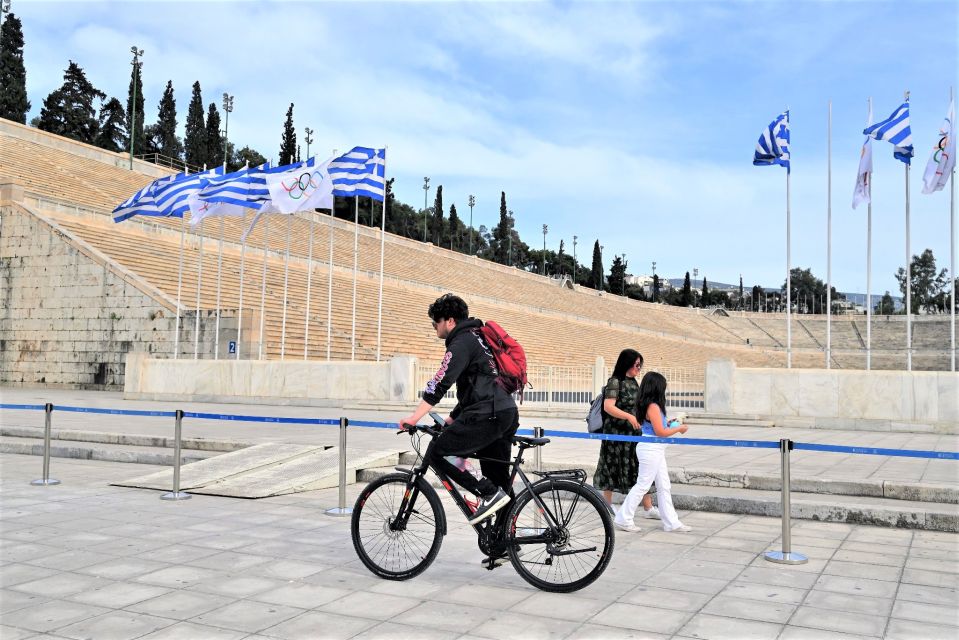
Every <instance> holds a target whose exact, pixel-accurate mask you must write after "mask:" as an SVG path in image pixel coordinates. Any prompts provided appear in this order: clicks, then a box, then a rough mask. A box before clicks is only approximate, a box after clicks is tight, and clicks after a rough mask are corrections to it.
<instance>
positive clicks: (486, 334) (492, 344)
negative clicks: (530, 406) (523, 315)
mask: <svg viewBox="0 0 959 640" xmlns="http://www.w3.org/2000/svg"><path fill="white" fill-rule="evenodd" d="M479 331H480V335H482V336H483V339H484V340H485V341H486V344H487V345H489V348H490V351H492V352H493V357H494V358H496V367H497V368H498V369H499V376H498V377H497V378H496V382H497V384H499V385H500V386H501V387H502V388H503V389H504V390H505V391H506V392H507V393H510V394H513V393H518V394H519V397H520V402H522V401H523V390H524V389H525V388H526V385H527V382H528V381H527V378H526V352H525V351H523V347H522V346H520V344H519V343H518V342H516V340H515V339H514V338H513V337H512V336H510V335H509V334H508V333H506V330H505V329H503V327H501V326H499V325H498V324H496V323H495V322H493V321H492V320H491V321H489V322H487V323H485V324H484V325H483V326H482V327H480V330H479Z"/></svg>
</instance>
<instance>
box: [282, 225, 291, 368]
mask: <svg viewBox="0 0 959 640" xmlns="http://www.w3.org/2000/svg"><path fill="white" fill-rule="evenodd" d="M292 237H293V214H292V213H291V214H290V215H289V216H288V217H287V219H286V264H285V265H284V267H283V328H282V330H281V332H280V360H283V359H284V358H285V357H286V304H287V303H286V300H287V286H288V285H289V282H290V241H291V239H292Z"/></svg>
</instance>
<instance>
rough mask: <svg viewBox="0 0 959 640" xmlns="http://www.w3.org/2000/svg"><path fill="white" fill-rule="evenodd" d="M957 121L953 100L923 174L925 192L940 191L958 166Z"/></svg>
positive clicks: (923, 189) (923, 190)
mask: <svg viewBox="0 0 959 640" xmlns="http://www.w3.org/2000/svg"><path fill="white" fill-rule="evenodd" d="M955 121H956V103H955V102H954V101H952V102H950V103H949V112H948V113H947V114H946V119H945V120H944V121H943V123H942V127H940V128H939V136H938V137H937V138H936V144H935V145H933V148H932V155H930V156H929V162H928V163H927V164H926V172H925V173H924V174H923V176H922V181H923V183H924V185H923V187H922V192H923V193H933V192H935V191H940V190H941V189H942V188H943V187H945V186H946V183H947V182H948V181H949V176H950V175H952V170H953V169H954V168H955V166H956V136H955Z"/></svg>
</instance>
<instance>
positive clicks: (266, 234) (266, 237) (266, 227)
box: [257, 216, 270, 360]
mask: <svg viewBox="0 0 959 640" xmlns="http://www.w3.org/2000/svg"><path fill="white" fill-rule="evenodd" d="M269 244H270V218H269V217H266V216H264V220H263V282H262V286H261V288H260V347H259V353H258V354H257V360H262V359H263V341H264V338H265V335H266V333H265V330H264V325H265V324H266V259H267V255H266V252H267V247H268V246H269Z"/></svg>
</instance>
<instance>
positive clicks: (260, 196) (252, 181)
mask: <svg viewBox="0 0 959 640" xmlns="http://www.w3.org/2000/svg"><path fill="white" fill-rule="evenodd" d="M284 169H286V167H273V168H270V163H269V162H266V163H264V164H262V165H260V166H258V167H254V168H252V169H251V168H245V169H241V170H239V171H234V172H233V173H229V174H226V175H224V176H220V177H218V178H214V179H212V180H207V181H206V184H205V185H204V186H203V188H201V189H200V190H199V191H198V192H196V193H195V194H193V195H192V196H190V198H189V205H190V213H191V216H190V224H192V225H195V224H198V223H199V222H200V220H202V219H203V218H211V217H215V216H240V217H242V216H244V215H246V213H247V210H248V209H252V210H254V211H261V210H262V209H263V208H264V207H266V208H267V209H268V210H267V211H264V213H269V212H270V211H269V205H270V191H269V189H268V188H267V185H266V176H267V175H269V174H270V173H273V172H277V171H283V170H284Z"/></svg>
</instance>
